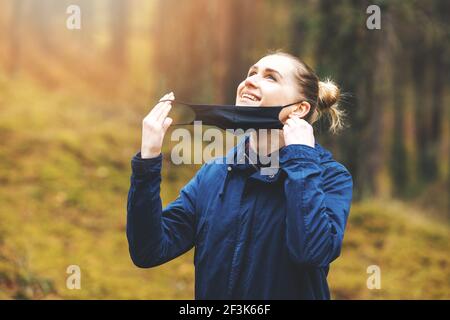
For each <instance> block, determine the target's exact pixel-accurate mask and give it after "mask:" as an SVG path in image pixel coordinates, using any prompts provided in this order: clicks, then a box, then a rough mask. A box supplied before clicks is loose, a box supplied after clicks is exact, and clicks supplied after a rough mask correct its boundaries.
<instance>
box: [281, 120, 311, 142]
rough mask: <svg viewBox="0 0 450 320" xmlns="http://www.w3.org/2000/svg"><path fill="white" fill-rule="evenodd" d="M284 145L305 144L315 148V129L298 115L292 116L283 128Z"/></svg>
mask: <svg viewBox="0 0 450 320" xmlns="http://www.w3.org/2000/svg"><path fill="white" fill-rule="evenodd" d="M283 137H284V144H285V145H286V146H288V145H290V144H304V145H307V146H310V147H312V148H314V143H315V140H314V130H313V127H312V126H311V125H310V124H309V123H308V122H307V121H306V120H303V119H300V118H299V117H298V116H297V115H295V114H291V115H290V116H289V119H288V120H286V122H285V124H284V126H283Z"/></svg>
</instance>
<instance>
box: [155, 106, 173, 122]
mask: <svg viewBox="0 0 450 320" xmlns="http://www.w3.org/2000/svg"><path fill="white" fill-rule="evenodd" d="M170 109H172V103H171V102H165V105H164V107H163V108H162V109H161V113H160V114H159V116H158V119H157V120H158V121H159V122H160V123H161V124H162V123H163V122H164V120H165V119H166V117H167V115H168V114H169V111H170Z"/></svg>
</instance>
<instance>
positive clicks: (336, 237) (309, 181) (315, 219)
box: [280, 144, 353, 267]
mask: <svg viewBox="0 0 450 320" xmlns="http://www.w3.org/2000/svg"><path fill="white" fill-rule="evenodd" d="M280 166H281V168H282V170H283V171H284V172H285V173H286V174H287V177H286V180H285V196H286V202H287V212H286V242H287V247H288V251H289V253H290V255H291V256H292V258H293V259H294V261H296V262H297V263H300V264H305V265H309V266H315V267H326V266H328V265H329V264H330V263H331V262H332V261H333V260H334V259H336V258H337V257H338V256H339V255H340V252H341V246H342V241H343V238H344V230H345V225H346V223H347V218H348V215H349V211H350V205H351V200H352V189H353V182H352V177H351V175H350V173H349V172H348V171H347V169H345V167H344V166H342V165H341V164H339V163H337V162H333V163H330V164H328V165H321V164H320V154H319V152H318V151H317V150H316V149H315V148H312V147H310V146H306V145H300V144H297V145H289V146H286V147H285V148H283V149H281V151H280Z"/></svg>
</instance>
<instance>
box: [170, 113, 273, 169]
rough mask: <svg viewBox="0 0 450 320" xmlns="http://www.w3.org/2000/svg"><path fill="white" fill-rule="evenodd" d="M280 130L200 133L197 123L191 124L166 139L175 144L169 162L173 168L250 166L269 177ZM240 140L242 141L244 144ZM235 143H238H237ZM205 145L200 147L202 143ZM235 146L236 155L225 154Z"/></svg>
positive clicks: (201, 126)
mask: <svg viewBox="0 0 450 320" xmlns="http://www.w3.org/2000/svg"><path fill="white" fill-rule="evenodd" d="M280 133H281V131H280V130H276V129H259V130H255V129H248V130H246V131H244V130H243V129H236V130H232V129H227V130H225V131H221V130H219V129H217V128H208V129H206V130H203V125H202V122H201V121H195V122H194V124H193V130H188V129H186V128H176V129H174V130H173V131H172V134H171V135H170V139H171V141H175V142H177V144H176V145H175V146H174V147H173V148H172V150H171V154H170V159H171V161H172V163H174V164H176V165H180V164H203V163H204V162H206V161H209V160H211V159H215V160H214V162H215V163H218V164H244V163H248V164H252V165H260V166H261V167H262V169H261V174H263V175H272V174H274V173H276V171H277V170H278V168H279V147H280ZM240 139H246V140H247V142H248V144H247V145H246V143H244V142H243V141H242V140H240ZM237 140H238V141H237ZM205 142H207V143H208V144H207V145H206V146H205V147H203V145H204V143H205ZM235 146H236V152H235V153H233V152H227V150H228V151H229V150H231V149H232V148H233V147H235Z"/></svg>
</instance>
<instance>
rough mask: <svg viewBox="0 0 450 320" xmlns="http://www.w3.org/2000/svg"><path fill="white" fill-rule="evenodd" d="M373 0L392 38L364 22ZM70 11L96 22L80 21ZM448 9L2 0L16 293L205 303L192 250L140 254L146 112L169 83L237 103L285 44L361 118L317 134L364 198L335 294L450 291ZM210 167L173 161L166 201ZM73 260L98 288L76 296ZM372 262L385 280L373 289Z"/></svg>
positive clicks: (3, 134)
mask: <svg viewBox="0 0 450 320" xmlns="http://www.w3.org/2000/svg"><path fill="white" fill-rule="evenodd" d="M369 2H370V3H369ZM372 2H373V3H374V4H378V5H380V7H381V9H382V30H379V31H369V30H367V28H366V27H365V20H366V18H367V14H366V13H365V10H366V8H367V6H368V5H369V4H372ZM69 4H78V5H80V7H81V9H82V29H81V30H68V29H66V27H65V19H66V18H67V14H66V13H65V12H66V8H67V6H68V5H69ZM449 4H450V2H448V1H447V0H423V1H416V0H414V1H413V0H412V1H359V0H358V1H357V0H343V1H328V0H306V1H294V0H286V1H271V0H268V1H237V0H229V1H217V0H214V1H210V0H190V1H174V0H164V1H162V0H153V1H139V0H131V1H124V0H113V1H106V0H96V1H91V0H73V1H72V0H70V1H69V0H42V1H38V0H14V1H13V0H0V7H1V8H2V10H1V11H0V29H1V30H2V32H0V299H3V298H18V299H48V298H55V299H59V298H64V299H80V298H86V299H92V298H117V299H125V298H141V299H144V298H145V299H155V298H158V299H169V298H193V290H194V278H193V277H194V273H193V265H192V252H189V253H187V254H186V255H184V256H182V257H180V258H179V259H175V260H174V261H171V262H169V263H167V264H165V265H164V266H161V267H158V268H155V269H149V270H140V269H137V268H136V267H135V266H133V265H132V262H131V260H130V259H129V256H128V248H127V242H126V238H125V213H126V195H127V191H128V187H129V175H130V166H129V162H130V159H131V156H132V155H133V154H134V153H135V152H136V151H137V150H138V149H139V147H140V133H141V128H140V125H141V121H142V118H143V117H144V116H145V114H146V113H147V112H148V111H149V110H150V108H151V107H152V106H153V105H154V104H155V103H156V101H157V100H158V99H159V97H160V96H161V95H162V94H163V93H166V92H169V91H174V92H175V95H176V97H177V98H179V99H182V100H191V101H194V102H201V103H210V102H218V103H234V96H235V90H236V87H237V84H238V83H239V82H240V81H242V79H243V78H244V75H245V74H246V72H247V68H248V67H249V66H250V65H251V64H253V63H254V62H256V61H257V60H258V59H259V58H260V57H261V56H262V55H264V54H265V53H266V52H267V49H277V48H282V49H284V50H286V51H288V52H291V53H293V54H296V55H299V56H300V57H302V58H303V59H304V60H305V61H306V62H308V63H309V64H311V66H313V68H314V69H315V70H317V72H318V74H319V76H320V77H326V76H330V77H331V78H333V79H334V80H335V81H336V82H337V83H338V84H340V85H341V86H342V89H343V90H344V91H345V92H348V93H349V94H348V95H347V96H346V98H345V99H344V101H343V104H344V107H345V108H346V109H347V111H348V113H349V124H350V127H349V128H348V129H347V130H346V131H345V132H343V133H342V134H341V135H339V136H334V137H332V136H329V135H328V134H326V131H325V130H324V128H325V125H326V122H321V123H319V124H318V125H317V126H316V134H317V139H318V141H319V142H320V143H322V144H323V145H325V146H326V147H327V148H329V149H330V150H332V152H333V154H334V156H335V158H336V159H337V160H338V161H339V162H342V163H343V164H344V165H346V166H347V168H349V170H350V171H351V172H352V174H353V177H354V182H355V183H354V185H355V199H356V200H358V201H357V202H355V204H354V205H353V207H352V210H351V214H350V220H349V224H348V229H347V231H346V236H345V240H344V248H343V250H342V256H341V258H339V259H338V260H337V261H336V262H335V263H333V264H332V266H331V270H330V275H329V282H330V287H331V289H332V294H333V297H334V298H337V299H364V298H370V299H372V298H375V299H378V298H380V299H381V298H388V299H400V298H406V299H408V298H411V299H412V298H417V299H419V298H421V299H428V298H439V299H448V298H450V292H449V290H450V268H449V263H450V262H449V254H448V253H449V252H450V250H449V249H450V248H449V246H450V241H449V240H450V235H449V224H448V222H449V218H450V205H449V199H450V197H449V189H450V179H449V177H450V169H449V168H450V156H449V153H450V152H449V144H450V140H449V136H450V135H449V129H450V128H449V123H450V121H448V120H449V118H450V112H449V105H450V104H449V98H450V95H449V75H450V70H449V65H450V61H449V57H450V41H449V40H450V28H449V21H450V19H449V14H450V9H449ZM175 116H177V115H175ZM169 130H170V129H169ZM168 135H170V131H169V133H168ZM171 146H172V144H171V143H170V142H168V143H167V144H165V146H164V153H165V155H168V154H169V153H170V148H171ZM197 169H198V166H187V165H183V166H175V165H173V164H171V162H170V161H169V157H168V156H166V157H165V161H164V166H163V185H162V193H161V194H162V198H163V201H164V203H165V204H167V203H168V202H169V201H171V200H173V199H175V197H176V196H177V194H178V191H179V190H180V188H181V187H182V186H183V185H184V184H185V183H186V182H187V181H188V180H189V179H190V178H191V177H192V176H193V175H194V173H195V172H196V170H197ZM71 264H76V265H79V266H80V268H81V271H82V280H81V286H82V289H81V290H68V289H67V288H66V278H67V276H68V275H67V274H66V268H67V266H69V265H71ZM372 264H375V265H379V266H380V268H381V272H382V276H381V281H382V289H381V290H368V289H367V287H366V279H367V277H368V274H367V273H366V268H367V267H368V266H369V265H372Z"/></svg>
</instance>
